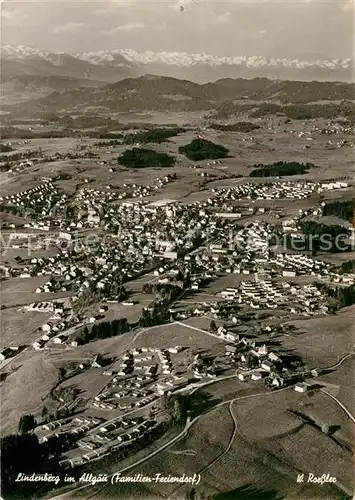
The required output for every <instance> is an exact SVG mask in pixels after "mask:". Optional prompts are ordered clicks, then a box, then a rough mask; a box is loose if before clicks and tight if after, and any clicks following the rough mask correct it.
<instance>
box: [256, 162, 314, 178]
mask: <svg viewBox="0 0 355 500" xmlns="http://www.w3.org/2000/svg"><path fill="white" fill-rule="evenodd" d="M311 167H314V165H313V164H312V163H307V164H305V165H304V164H303V163H297V162H295V161H291V162H284V161H278V162H276V163H271V164H269V165H263V164H258V165H254V170H252V171H251V172H250V175H249V176H250V177H279V176H280V177H282V176H285V175H302V174H306V173H307V172H308V171H309V169H310V168H311Z"/></svg>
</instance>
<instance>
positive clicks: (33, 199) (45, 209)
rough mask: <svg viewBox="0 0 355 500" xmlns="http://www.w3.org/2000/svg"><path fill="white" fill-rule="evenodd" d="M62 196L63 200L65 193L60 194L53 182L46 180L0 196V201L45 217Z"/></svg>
mask: <svg viewBox="0 0 355 500" xmlns="http://www.w3.org/2000/svg"><path fill="white" fill-rule="evenodd" d="M62 196H64V199H63V202H65V195H60V194H59V191H58V189H57V188H56V187H55V186H54V184H53V183H52V182H51V181H47V182H45V183H43V184H40V185H39V186H36V187H34V188H31V189H27V190H25V191H22V192H20V193H17V194H13V195H9V196H5V197H2V198H0V202H5V203H6V204H7V205H10V206H11V205H15V206H19V207H22V208H24V209H28V210H30V211H31V213H32V215H33V216H36V215H39V216H41V217H47V216H49V215H50V212H51V209H52V208H53V206H54V205H55V204H56V203H58V202H59V201H60V199H61V198H62Z"/></svg>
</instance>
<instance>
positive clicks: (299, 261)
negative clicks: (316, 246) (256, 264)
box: [270, 253, 331, 277]
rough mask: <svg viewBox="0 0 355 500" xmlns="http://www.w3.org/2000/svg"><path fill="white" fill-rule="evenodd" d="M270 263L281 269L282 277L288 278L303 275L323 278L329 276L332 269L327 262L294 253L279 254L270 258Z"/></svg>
mask: <svg viewBox="0 0 355 500" xmlns="http://www.w3.org/2000/svg"><path fill="white" fill-rule="evenodd" d="M270 263H271V264H275V265H276V266H279V267H281V268H282V275H283V276H286V277H294V276H299V275H303V274H306V275H308V276H317V277H321V276H326V275H328V274H329V272H330V268H331V265H330V264H329V263H327V262H323V261H321V260H316V259H311V258H310V257H308V256H307V255H302V254H294V253H278V254H276V255H275V256H273V257H271V258H270Z"/></svg>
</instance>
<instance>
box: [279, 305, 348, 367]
mask: <svg viewBox="0 0 355 500" xmlns="http://www.w3.org/2000/svg"><path fill="white" fill-rule="evenodd" d="M354 321H355V307H354V306H352V307H348V308H346V309H343V310H341V311H340V312H339V313H338V314H337V315H336V316H328V317H326V318H316V319H310V320H300V321H297V322H294V325H295V326H296V327H297V328H298V329H299V331H300V334H297V333H296V334H295V335H292V336H286V337H285V338H284V339H283V341H282V342H283V345H284V347H285V348H286V349H292V350H293V351H294V352H295V353H297V354H299V355H300V356H301V357H302V358H303V359H305V360H306V362H307V363H308V365H309V366H310V367H311V368H315V367H319V368H323V367H324V368H325V367H328V366H330V365H332V364H335V363H336V362H337V361H338V360H339V359H340V358H341V357H342V356H345V355H346V354H348V353H349V352H353V351H354V342H355V339H354V333H353V325H354Z"/></svg>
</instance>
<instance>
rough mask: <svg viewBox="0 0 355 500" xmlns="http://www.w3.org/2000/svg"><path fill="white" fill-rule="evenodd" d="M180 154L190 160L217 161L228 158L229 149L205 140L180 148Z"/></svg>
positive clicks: (192, 142) (195, 141)
mask: <svg viewBox="0 0 355 500" xmlns="http://www.w3.org/2000/svg"><path fill="white" fill-rule="evenodd" d="M179 153H180V154H184V155H185V156H186V157H187V158H188V159H189V160H192V161H201V160H217V159H219V158H227V157H228V153H229V151H228V149H227V148H225V147H224V146H222V145H220V144H215V143H214V142H211V141H207V140H205V139H194V140H193V141H191V142H190V143H189V144H186V146H180V147H179Z"/></svg>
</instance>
